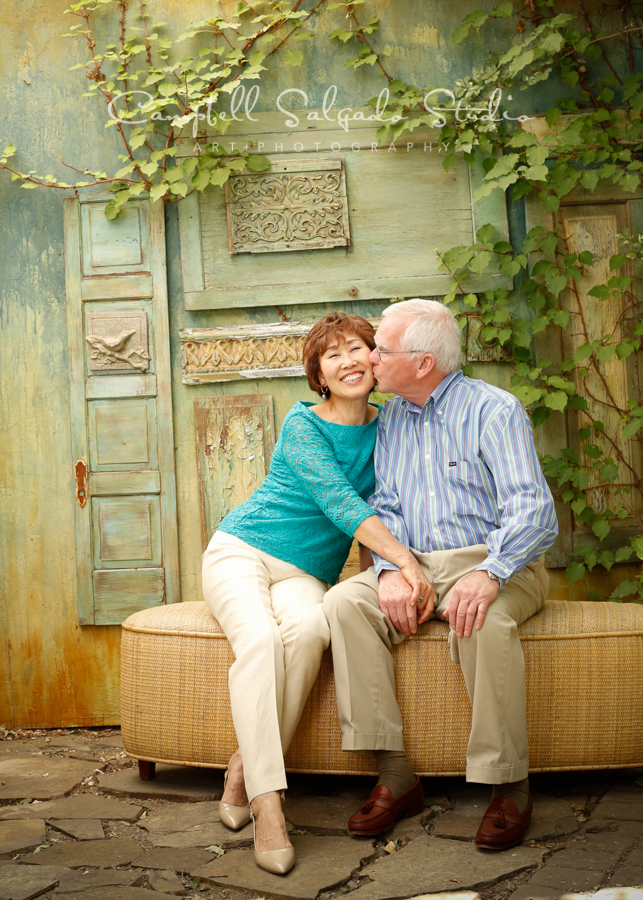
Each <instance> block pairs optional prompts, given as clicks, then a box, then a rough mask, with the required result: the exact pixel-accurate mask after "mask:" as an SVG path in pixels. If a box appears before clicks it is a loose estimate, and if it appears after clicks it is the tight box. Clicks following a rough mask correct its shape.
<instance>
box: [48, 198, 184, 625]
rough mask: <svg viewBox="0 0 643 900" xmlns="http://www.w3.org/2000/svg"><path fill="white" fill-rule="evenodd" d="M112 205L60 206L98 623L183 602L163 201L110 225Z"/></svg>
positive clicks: (87, 576)
mask: <svg viewBox="0 0 643 900" xmlns="http://www.w3.org/2000/svg"><path fill="white" fill-rule="evenodd" d="M109 199H111V195H99V194H93V195H88V196H87V197H85V198H81V199H80V200H77V199H74V198H71V199H70V200H68V201H65V255H66V274H67V324H68V338H69V359H70V394H71V406H72V447H73V449H72V452H73V460H72V465H74V466H75V468H76V471H78V472H79V473H80V476H81V477H82V475H83V472H84V470H85V467H87V480H86V486H85V487H84V488H83V486H82V485H79V486H78V497H79V503H78V504H77V506H76V558H77V573H78V598H79V600H78V602H79V617H80V622H81V624H96V625H108V624H109V625H111V624H119V623H120V622H122V621H123V619H124V618H126V617H127V616H128V615H130V614H131V613H132V612H135V611H136V610H139V609H144V608H147V607H149V606H154V605H156V604H159V603H163V602H175V601H176V600H178V599H179V596H178V540H177V522H176V488H175V479H174V455H173V447H174V439H173V428H172V406H171V395H170V384H171V379H170V360H169V331H168V321H167V285H166V270H165V233H164V213H163V205H162V204H161V203H157V204H156V205H153V206H150V203H149V200H148V199H147V198H144V199H141V200H137V201H135V202H134V204H133V205H132V207H131V209H130V208H129V207H128V208H127V209H126V210H124V211H123V212H124V213H125V215H124V216H123V217H121V215H122V214H121V215H119V217H118V218H117V219H115V220H113V221H109V220H107V219H106V218H105V215H104V207H105V204H106V202H107V201H108V200H109ZM83 491H84V493H83ZM81 501H82V502H81Z"/></svg>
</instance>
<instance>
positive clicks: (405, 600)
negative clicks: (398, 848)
mask: <svg viewBox="0 0 643 900" xmlns="http://www.w3.org/2000/svg"><path fill="white" fill-rule="evenodd" d="M383 316H384V318H383V321H382V323H381V324H380V326H379V328H378V330H377V334H376V336H375V338H376V348H375V350H374V351H373V353H372V354H371V357H370V359H371V362H372V364H373V367H374V373H375V377H376V379H377V382H378V387H379V390H380V391H382V392H383V393H395V394H397V397H395V399H393V400H391V401H390V402H389V403H387V404H386V406H385V408H384V410H383V412H382V413H381V414H380V421H379V430H378V440H377V446H376V450H375V476H376V486H375V493H374V494H373V495H372V497H370V499H369V503H370V505H371V506H372V507H373V509H374V510H375V511H376V513H377V515H378V516H379V517H380V518H381V519H382V521H383V522H384V524H385V525H386V526H387V527H388V528H389V529H390V531H391V532H392V533H393V534H394V535H395V536H396V537H397V538H398V540H400V541H401V542H402V543H403V544H405V545H406V546H407V547H409V548H410V549H411V551H412V553H413V554H414V555H415V557H416V558H417V560H418V562H419V563H420V565H421V566H422V568H423V570H424V572H425V573H426V576H427V579H428V581H429V582H430V584H431V585H432V588H433V590H434V593H432V594H431V596H430V597H425V598H422V599H421V601H420V602H419V603H418V606H417V607H416V605H415V603H414V602H413V601H412V599H411V591H410V588H409V587H408V585H407V583H406V581H405V580H404V578H403V577H402V575H401V574H400V572H399V571H398V570H397V569H396V567H395V566H393V565H391V564H390V563H388V562H387V561H386V560H383V559H382V558H381V557H379V556H377V555H376V554H373V563H374V565H373V566H372V567H371V568H368V569H367V570H366V571H363V572H362V573H361V574H360V575H356V576H354V577H353V578H351V579H349V580H347V581H344V582H343V583H341V584H338V585H336V586H335V587H333V588H332V589H331V590H330V591H329V592H328V593H327V594H326V597H325V600H324V608H325V610H326V614H327V616H328V620H329V622H330V627H331V641H332V647H333V660H334V667H335V683H336V688H337V704H338V708H339V716H340V722H341V728H342V734H343V738H342V749H343V750H348V751H353V752H356V753H367V754H374V755H375V757H376V759H377V767H378V772H379V781H378V783H377V786H376V787H375V790H374V791H373V793H372V794H371V796H370V797H369V799H368V801H367V802H366V803H365V804H364V805H363V806H362V807H361V808H360V809H359V810H358V811H357V812H356V813H355V815H354V816H353V817H352V818H351V819H350V821H349V823H348V827H349V832H350V833H351V834H354V835H373V834H379V833H381V832H383V831H386V830H387V829H389V828H390V827H391V825H392V824H393V822H394V821H395V820H396V819H397V818H399V817H400V816H402V815H414V814H416V813H417V812H419V811H420V810H421V809H422V800H423V792H422V785H421V783H420V780H419V778H417V777H416V776H415V775H414V774H413V771H412V769H411V767H410V765H409V763H408V761H407V759H406V755H405V751H404V739H403V734H402V718H401V715H400V710H399V707H398V705H397V701H396V697H395V682H394V673H393V660H392V657H391V646H392V645H393V644H398V643H400V642H401V641H403V640H404V638H405V636H406V635H408V634H414V633H415V632H416V630H417V625H418V624H421V623H423V622H426V621H427V620H428V619H429V618H431V617H432V616H434V615H437V617H438V618H440V619H445V620H446V619H448V621H449V625H450V627H451V630H450V633H449V641H450V646H451V656H452V659H453V660H454V662H459V663H460V665H461V667H462V672H463V675H464V679H465V682H466V686H467V692H468V694H469V699H470V701H471V704H472V708H473V709H472V713H473V715H472V725H471V734H470V737H469V744H468V748H467V767H466V774H467V781H474V782H481V783H482V784H489V785H493V792H492V798H491V804H490V806H489V807H488V809H487V811H486V812H485V814H484V817H483V820H482V823H481V825H480V828H479V829H478V833H477V835H476V844H477V846H479V847H484V848H488V849H495V850H504V849H507V848H509V847H513V846H515V845H516V844H518V843H519V842H520V841H521V840H522V837H523V834H524V832H525V829H526V828H527V826H528V824H529V821H530V818H531V798H530V795H529V782H528V771H529V758H528V755H529V748H528V744H527V726H526V688H525V667H524V657H523V653H522V648H521V646H520V640H519V637H518V625H519V624H520V623H521V622H523V621H524V620H525V619H527V618H529V616H533V615H534V613H536V612H538V610H539V609H540V608H541V606H542V604H543V601H544V600H545V596H546V594H547V590H548V587H549V577H548V575H547V572H546V570H545V568H544V565H543V559H542V553H543V551H544V550H545V549H546V548H547V547H549V546H550V545H551V544H552V543H553V541H554V539H555V537H556V534H557V532H558V526H557V522H556V515H555V512H554V503H553V499H552V496H551V492H550V490H549V488H548V486H547V484H546V482H545V479H544V477H543V474H542V470H541V468H540V465H539V463H538V459H537V456H536V451H535V448H534V443H533V437H532V430H531V424H530V422H529V419H528V417H527V414H526V413H525V410H524V409H523V407H522V406H521V405H520V403H519V402H518V400H516V398H515V397H513V396H512V395H511V394H509V393H507V392H506V391H503V390H500V389H499V388H496V387H493V386H492V385H489V384H487V383H486V382H484V381H478V380H475V379H471V378H467V377H465V376H464V375H463V374H462V372H461V371H460V359H461V338H460V329H459V327H458V323H457V321H456V319H455V316H454V315H453V314H452V313H451V312H450V311H449V310H448V309H447V308H446V307H445V306H443V305H442V304H441V303H437V302H435V301H432V300H418V299H415V300H407V301H405V302H403V303H397V304H395V305H393V306H390V307H388V308H387V309H385V310H384V314H383ZM426 715H431V710H430V709H427V710H426Z"/></svg>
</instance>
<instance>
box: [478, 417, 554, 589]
mask: <svg viewBox="0 0 643 900" xmlns="http://www.w3.org/2000/svg"><path fill="white" fill-rule="evenodd" d="M480 452H481V455H482V459H483V461H484V463H485V464H486V465H487V467H488V468H489V470H490V471H491V473H492V475H493V478H494V481H495V485H496V491H497V494H496V501H497V505H498V512H499V514H500V527H499V528H496V529H494V530H492V531H490V532H489V535H488V536H487V539H486V544H487V548H488V553H489V555H488V557H487V559H486V560H485V562H484V563H482V564H481V565H480V566H479V567H478V568H479V569H486V570H489V571H490V572H493V573H494V574H495V575H497V576H498V577H499V579H500V586H501V587H504V585H505V584H506V582H507V581H508V580H509V579H510V578H511V577H512V576H513V575H514V574H515V573H516V572H519V571H520V570H521V569H524V567H525V566H526V565H528V564H529V563H530V562H533V560H535V559H537V557H539V556H540V555H541V554H542V553H543V552H544V551H545V550H546V549H547V548H548V547H550V546H551V545H552V544H553V542H554V540H555V539H556V535H557V534H558V521H557V519H556V512H555V508H554V500H553V497H552V494H551V491H550V490H549V486H548V484H547V482H546V481H545V477H544V475H543V472H542V469H541V467H540V463H539V461H538V457H537V455H536V448H535V446H534V441H533V431H532V426H531V422H530V421H529V417H528V415H527V413H526V412H525V410H524V409H523V407H522V406H521V405H520V403H518V402H516V403H515V404H513V405H512V406H511V407H510V408H509V409H504V410H502V411H501V412H500V413H499V414H498V415H497V416H495V418H494V419H493V420H492V421H491V422H490V423H489V424H488V425H487V427H486V428H485V430H484V432H483V434H482V435H481V440H480Z"/></svg>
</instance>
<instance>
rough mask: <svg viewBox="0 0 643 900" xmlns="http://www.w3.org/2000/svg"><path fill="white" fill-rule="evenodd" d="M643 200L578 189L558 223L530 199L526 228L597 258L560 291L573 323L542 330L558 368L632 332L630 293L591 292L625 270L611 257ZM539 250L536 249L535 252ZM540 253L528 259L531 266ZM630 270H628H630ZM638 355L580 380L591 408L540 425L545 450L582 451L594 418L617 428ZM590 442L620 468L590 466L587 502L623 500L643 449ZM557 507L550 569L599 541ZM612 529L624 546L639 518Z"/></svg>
mask: <svg viewBox="0 0 643 900" xmlns="http://www.w3.org/2000/svg"><path fill="white" fill-rule="evenodd" d="M642 205H643V201H641V200H640V199H637V198H632V195H631V194H627V193H625V192H624V191H622V190H620V189H619V188H618V187H616V186H615V185H612V184H610V183H605V184H604V183H602V182H599V186H598V188H597V190H596V191H595V192H594V194H591V193H590V192H589V191H585V190H583V189H580V188H578V189H576V190H574V191H573V192H572V194H570V195H569V196H568V197H566V198H564V199H563V201H562V203H561V207H560V212H559V215H557V216H556V222H555V223H554V222H553V219H552V215H551V213H547V212H545V211H544V210H543V209H542V208H541V207H540V205H539V203H538V201H537V200H533V199H532V198H528V200H527V204H526V207H527V228H528V229H530V228H532V227H534V226H535V225H542V226H543V227H544V228H546V229H551V228H552V227H553V225H554V224H556V225H557V226H559V227H560V226H562V233H561V237H560V245H559V250H560V252H561V253H562V254H564V253H568V252H569V253H580V252H582V251H583V250H590V251H591V252H592V254H593V255H594V264H593V265H592V266H587V267H585V271H584V273H583V274H582V275H581V278H580V281H579V282H577V283H576V284H575V288H574V289H570V290H565V291H564V292H563V293H561V295H560V304H561V306H562V307H563V308H565V309H567V310H568V311H569V313H570V322H569V325H568V326H567V328H566V329H565V330H564V332H560V333H558V334H556V335H555V336H552V334H551V333H550V332H549V331H547V332H544V333H541V334H538V335H536V355H537V357H538V358H540V359H542V358H545V357H547V358H549V359H551V360H552V363H553V365H554V367H555V368H556V367H558V365H559V364H560V362H561V361H562V359H563V358H564V359H572V358H573V356H574V353H575V351H576V350H577V349H578V347H580V346H581V345H582V344H585V343H587V342H591V341H593V340H596V339H597V338H601V337H603V335H607V334H612V333H613V334H614V335H615V336H617V337H619V338H621V337H623V336H625V335H626V334H627V335H631V333H632V326H633V324H634V322H633V319H632V318H631V315H632V310H628V304H627V300H626V298H624V297H622V296H620V297H617V298H615V299H609V300H605V301H601V300H598V299H597V298H595V297H590V296H588V294H589V291H590V290H591V288H592V287H594V285H596V284H600V283H606V282H607V281H608V279H609V278H610V277H611V276H612V275H622V274H626V272H627V270H626V269H625V268H623V269H620V270H617V271H615V272H612V271H610V269H609V259H610V256H612V255H613V254H615V253H616V252H617V250H618V247H617V242H616V235H617V234H618V233H622V232H623V229H624V228H625V227H628V228H630V230H632V231H633V232H634V233H635V234H637V233H638V232H639V231H640V227H641V207H642ZM532 255H533V254H532ZM535 261H536V260H535V258H534V259H530V264H531V265H532V266H533V264H534V263H535ZM628 274H629V273H628ZM579 301H581V302H582V305H583V309H584V314H583V315H581V309H580V306H579ZM637 356H638V355H637V354H633V355H632V356H630V357H628V358H627V359H623V360H619V359H615V358H614V359H612V360H611V361H610V362H607V363H602V364H601V371H602V373H603V377H602V378H601V377H600V376H599V375H598V374H597V373H596V372H595V371H594V370H590V371H589V372H588V374H587V376H586V377H585V378H577V379H576V390H577V392H578V394H580V395H581V396H582V397H584V398H585V399H586V400H587V405H588V413H589V415H586V414H585V413H583V412H581V411H578V412H576V411H574V410H570V411H569V412H568V413H567V414H566V415H565V417H564V418H563V417H561V416H551V417H550V418H549V419H548V420H547V421H546V422H545V423H544V424H543V425H542V426H541V427H540V428H538V429H536V432H535V438H536V444H537V447H538V451H539V453H541V454H542V455H546V454H552V455H554V456H557V455H558V454H559V453H560V450H561V448H570V449H574V450H576V449H578V431H579V429H580V428H587V427H591V425H592V422H593V421H594V420H599V421H601V422H603V423H604V424H605V428H606V431H607V433H608V434H609V433H610V431H612V432H613V431H614V425H615V423H616V421H617V420H618V418H619V414H618V412H617V411H616V410H615V409H613V408H611V404H612V403H613V404H614V405H615V406H620V407H625V406H626V405H627V401H628V399H636V398H638V397H639V396H640V373H639V360H638V359H637ZM592 441H593V442H594V443H596V444H598V445H599V446H600V447H601V449H602V450H604V452H606V453H607V455H611V456H612V458H613V459H614V460H615V462H616V463H617V464H618V467H619V473H618V476H617V478H616V482H615V484H614V485H611V486H610V485H607V484H605V483H604V481H603V480H601V478H600V472H595V471H590V483H589V486H588V487H587V489H586V491H585V495H586V498H587V503H588V504H591V505H592V506H593V507H594V508H595V509H597V510H601V509H606V508H608V507H611V508H612V509H615V508H616V507H617V506H618V505H619V502H620V501H619V497H618V494H617V488H618V484H619V483H624V482H625V483H627V482H628V481H630V480H631V479H630V478H629V477H628V469H629V466H632V468H633V469H634V470H636V471H640V467H641V465H642V464H643V459H642V458H641V453H640V447H639V444H638V441H636V440H624V441H621V443H620V444H619V448H620V449H621V451H622V452H623V456H624V460H623V461H621V460H619V459H618V457H617V455H616V454H615V453H614V450H613V447H611V445H610V442H609V440H608V439H607V438H605V437H602V436H601V435H600V434H598V433H596V432H592ZM552 488H553V489H554V492H555V493H560V491H559V490H558V488H557V486H556V484H555V482H554V483H553V484H552ZM629 502H630V503H632V504H633V505H634V508H635V509H636V510H638V511H640V510H641V509H643V503H642V500H641V497H640V496H637V495H636V494H635V493H634V492H633V493H632V494H631V495H630V500H629ZM556 510H557V515H558V522H559V528H560V531H559V536H558V538H557V540H556V542H555V543H554V545H553V546H552V547H551V548H550V550H549V551H548V552H547V563H548V565H549V566H552V567H556V566H567V565H569V563H570V562H571V561H572V558H573V553H574V550H575V549H578V547H579V546H581V545H583V544H590V545H592V544H596V543H597V538H596V536H595V535H594V534H593V532H592V530H591V526H588V525H586V524H583V523H582V522H578V521H577V519H576V517H575V516H574V515H573V513H572V511H571V508H570V507H569V506H568V505H567V504H563V503H562V501H560V500H559V501H557V504H556ZM611 524H612V530H611V532H610V534H609V536H608V538H607V539H606V541H605V545H606V546H613V547H616V546H619V545H621V544H623V543H624V542H626V541H627V540H628V538H629V536H630V535H631V534H632V533H634V532H635V531H638V530H640V529H639V526H638V523H637V522H636V520H635V519H634V518H633V517H627V518H625V519H622V520H612V523H611Z"/></svg>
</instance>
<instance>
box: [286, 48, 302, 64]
mask: <svg viewBox="0 0 643 900" xmlns="http://www.w3.org/2000/svg"><path fill="white" fill-rule="evenodd" d="M303 58H304V54H303V51H302V50H291V51H290V52H289V53H287V54H286V60H285V62H286V65H287V66H300V65H301V63H302V60H303Z"/></svg>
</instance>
